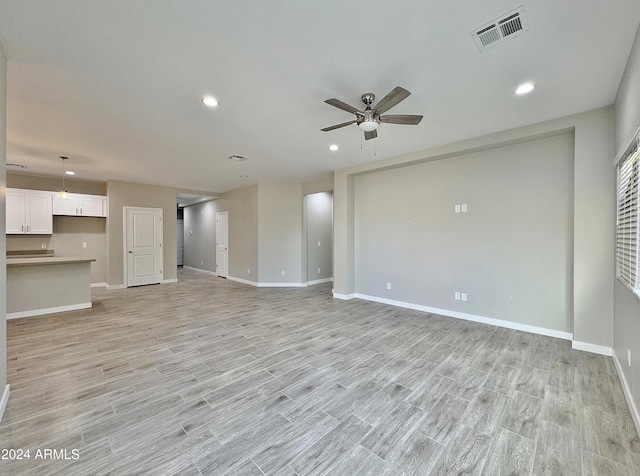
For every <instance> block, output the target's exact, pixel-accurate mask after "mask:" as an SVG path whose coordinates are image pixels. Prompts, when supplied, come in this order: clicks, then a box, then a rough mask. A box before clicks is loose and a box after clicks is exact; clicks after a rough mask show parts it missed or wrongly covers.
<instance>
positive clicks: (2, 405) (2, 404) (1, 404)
mask: <svg viewBox="0 0 640 476" xmlns="http://www.w3.org/2000/svg"><path fill="white" fill-rule="evenodd" d="M10 393H11V388H10V387H9V384H7V385H5V387H4V392H2V400H0V422H1V421H2V417H3V416H4V410H5V409H6V408H7V403H9V394H10Z"/></svg>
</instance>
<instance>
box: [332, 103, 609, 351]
mask: <svg viewBox="0 0 640 476" xmlns="http://www.w3.org/2000/svg"><path fill="white" fill-rule="evenodd" d="M613 119H614V117H613V108H612V107H605V108H601V109H596V110H593V111H588V112H585V113H581V114H576V115H573V116H568V117H563V118H559V119H555V120H552V121H547V122H543V123H539V124H534V125H531V126H525V127H521V128H517V129H512V130H508V131H502V132H498V133H495V134H491V135H487V136H483V137H478V138H474V139H470V140H467V141H463V142H458V143H454V144H448V145H445V146H441V147H436V148H433V149H429V150H425V151H419V152H415V153H411V154H407V155H403V156H398V157H392V158H389V159H383V160H380V161H377V162H373V163H368V164H362V165H359V166H354V167H350V168H347V169H341V170H337V171H336V172H335V175H334V212H335V215H334V261H333V262H334V296H336V297H342V298H350V297H354V296H356V288H357V286H359V284H358V283H357V282H356V275H358V276H359V275H361V273H358V272H357V270H356V265H355V260H354V256H355V253H356V250H357V247H358V246H360V243H361V241H362V239H363V238H361V237H358V236H357V232H356V230H354V224H355V222H356V220H355V217H354V213H355V210H356V204H355V200H354V181H355V180H359V176H360V175H363V174H367V173H372V172H379V171H384V170H389V169H393V168H397V167H403V166H407V165H411V164H419V163H423V162H430V161H434V160H445V161H446V160H449V159H450V158H454V157H458V156H461V155H464V154H472V153H476V152H480V151H486V150H491V149H497V148H499V147H505V146H511V145H514V144H518V143H524V142H530V141H532V140H537V139H543V138H545V137H551V136H554V135H559V134H563V133H565V132H573V133H574V137H575V142H574V170H573V239H574V240H573V245H572V246H573V303H572V305H573V306H572V307H573V339H574V346H575V345H576V341H578V342H579V343H580V344H581V346H580V348H583V349H585V350H593V351H596V352H601V353H607V352H609V353H610V352H611V347H612V345H613V281H614V266H613V249H614V247H615V233H614V229H615V182H614V180H613V172H612V170H611V169H612V167H611V157H612V156H613V138H614V128H613ZM511 179H512V180H518V179H519V177H518V176H516V177H512V178H511ZM393 193H395V194H397V193H403V191H402V189H400V190H395V191H394V192H393ZM540 193H544V190H541V191H540ZM462 203H464V202H462ZM361 205H362V204H361V203H358V207H360V206H361ZM380 226H384V225H382V224H381V225H380ZM389 233H395V230H394V229H393V228H390V229H389ZM356 238H357V241H356ZM381 246H382V245H381ZM397 252H398V253H400V254H402V253H404V250H398V251H397ZM443 279H447V276H444V277H443ZM385 283H386V281H385ZM356 285H357V286H356ZM392 287H393V283H392ZM460 291H464V290H463V289H461V290H460ZM383 292H384V290H383ZM531 292H532V293H534V292H535V290H532V291H531ZM377 298H381V299H382V298H384V294H381V295H380V296H377ZM500 299H508V295H507V296H500Z"/></svg>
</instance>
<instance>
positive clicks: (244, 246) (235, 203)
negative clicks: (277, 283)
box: [216, 184, 259, 283]
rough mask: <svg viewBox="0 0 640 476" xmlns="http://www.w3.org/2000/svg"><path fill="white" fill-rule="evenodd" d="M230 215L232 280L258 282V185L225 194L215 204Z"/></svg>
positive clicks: (230, 274) (230, 267) (230, 266)
mask: <svg viewBox="0 0 640 476" xmlns="http://www.w3.org/2000/svg"><path fill="white" fill-rule="evenodd" d="M216 204H217V206H219V209H218V211H228V212H229V277H230V278H237V279H241V280H246V281H250V282H251V283H257V282H258V271H259V269H258V268H259V266H258V185H257V184H254V185H250V186H248V187H243V188H239V189H236V190H231V191H229V192H225V193H223V194H222V195H221V196H220V199H219V200H217V201H216Z"/></svg>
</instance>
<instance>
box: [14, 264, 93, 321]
mask: <svg viewBox="0 0 640 476" xmlns="http://www.w3.org/2000/svg"><path fill="white" fill-rule="evenodd" d="M92 261H95V259H92V258H74V257H64V256H55V255H53V254H51V253H35V252H34V253H33V254H26V253H24V252H23V253H20V254H8V255H7V319H14V318H18V317H29V316H39V315H42V314H51V313H54V312H63V311H72V310H76V309H87V308H90V307H91V262H92Z"/></svg>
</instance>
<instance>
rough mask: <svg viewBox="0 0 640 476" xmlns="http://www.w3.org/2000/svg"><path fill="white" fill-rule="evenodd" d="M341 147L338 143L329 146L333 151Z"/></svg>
mask: <svg viewBox="0 0 640 476" xmlns="http://www.w3.org/2000/svg"><path fill="white" fill-rule="evenodd" d="M339 148H340V147H338V144H331V145H330V146H329V150H330V151H331V152H335V151H336V150H338V149H339Z"/></svg>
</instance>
